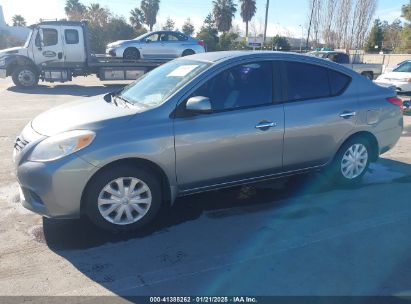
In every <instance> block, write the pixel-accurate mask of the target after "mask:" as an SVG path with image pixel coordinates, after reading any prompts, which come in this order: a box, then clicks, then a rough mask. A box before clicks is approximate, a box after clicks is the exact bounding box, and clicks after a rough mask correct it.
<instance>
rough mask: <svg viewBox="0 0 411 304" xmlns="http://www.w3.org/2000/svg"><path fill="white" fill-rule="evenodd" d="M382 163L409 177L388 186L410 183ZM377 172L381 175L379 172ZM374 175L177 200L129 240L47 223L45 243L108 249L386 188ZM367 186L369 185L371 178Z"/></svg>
mask: <svg viewBox="0 0 411 304" xmlns="http://www.w3.org/2000/svg"><path fill="white" fill-rule="evenodd" d="M379 163H380V164H381V165H382V166H384V168H385V167H388V168H393V170H394V171H403V172H404V174H402V176H401V177H397V178H395V179H394V180H391V181H389V182H398V183H411V166H410V165H408V164H404V163H401V162H397V161H393V160H388V159H381V160H380V161H379ZM377 171H381V170H380V169H377ZM369 172H370V173H371V174H370V175H368V176H371V177H373V176H374V178H376V181H375V182H364V183H362V184H361V185H355V186H347V185H334V184H331V183H330V182H329V181H328V180H327V179H326V177H325V176H324V175H323V174H321V173H308V174H301V175H296V176H292V177H288V178H282V179H276V180H272V181H266V182H261V183H257V184H253V185H249V186H242V187H233V188H226V189H221V190H217V191H210V192H205V193H201V194H195V195H191V196H186V197H182V198H179V199H177V200H176V202H175V203H174V205H173V206H172V207H165V208H163V209H162V210H161V211H160V214H159V216H157V218H156V220H155V221H154V222H153V223H152V224H150V225H148V226H147V227H145V228H143V229H140V230H139V231H137V232H131V233H124V234H110V233H107V232H105V231H102V230H100V229H99V228H97V227H95V226H94V225H93V224H92V223H91V222H90V221H89V220H88V219H81V220H54V219H47V218H43V233H44V240H45V242H46V243H47V245H48V246H49V248H51V249H53V250H57V251H58V250H66V249H69V250H73V249H87V248H93V247H97V246H101V245H104V244H107V243H116V242H122V241H127V240H131V239H139V238H145V237H147V236H150V235H153V234H159V233H167V232H168V231H169V228H170V227H173V226H177V225H180V224H182V223H185V222H187V221H193V220H196V219H198V218H199V217H200V216H202V214H204V213H207V216H208V217H214V218H219V217H220V218H223V217H227V216H232V215H238V214H239V213H252V212H260V211H262V210H265V209H267V210H270V209H275V208H281V207H282V206H283V205H284V204H286V203H287V202H289V201H290V200H292V199H295V198H298V197H302V196H304V195H309V194H319V193H323V192H330V191H335V190H347V189H348V190H349V189H351V188H353V189H359V188H366V187H369V186H371V185H376V184H378V183H386V182H384V178H385V177H386V175H387V173H386V172H385V171H384V170H383V171H382V172H381V173H380V174H379V175H380V177H378V172H375V169H373V167H370V169H369ZM381 175H382V176H381ZM375 176H377V177H375ZM366 177H367V175H366ZM365 180H366V181H367V180H368V178H365ZM304 212H305V211H304V210H302V211H301V212H300V213H298V212H297V213H295V214H293V215H292V216H293V217H303V216H305V214H304ZM310 212H311V211H310Z"/></svg>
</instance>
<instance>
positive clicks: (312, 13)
mask: <svg viewBox="0 0 411 304" xmlns="http://www.w3.org/2000/svg"><path fill="white" fill-rule="evenodd" d="M315 2H316V0H313V7H312V8H311V15H310V24H309V25H308V34H307V43H306V45H305V49H306V51H308V39H310V31H311V23H312V21H313V15H314V8H315Z"/></svg>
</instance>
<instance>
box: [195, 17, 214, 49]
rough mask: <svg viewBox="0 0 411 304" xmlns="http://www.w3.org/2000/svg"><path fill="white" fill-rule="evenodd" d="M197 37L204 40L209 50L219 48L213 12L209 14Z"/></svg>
mask: <svg viewBox="0 0 411 304" xmlns="http://www.w3.org/2000/svg"><path fill="white" fill-rule="evenodd" d="M197 39H200V40H203V41H204V43H205V46H206V50H207V51H209V52H212V51H215V50H217V44H218V30H217V27H216V25H215V21H214V19H213V15H212V14H208V15H207V17H206V19H205V20H204V22H203V25H202V27H201V29H200V31H199V32H198V33H197Z"/></svg>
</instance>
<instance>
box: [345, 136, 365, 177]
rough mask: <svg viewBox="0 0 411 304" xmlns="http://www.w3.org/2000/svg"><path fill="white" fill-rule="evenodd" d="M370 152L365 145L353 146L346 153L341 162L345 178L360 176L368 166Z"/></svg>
mask: <svg viewBox="0 0 411 304" xmlns="http://www.w3.org/2000/svg"><path fill="white" fill-rule="evenodd" d="M367 161H368V152H367V148H366V147H365V146H364V145H363V144H355V145H352V146H351V147H349V148H348V149H347V151H345V153H344V155H343V158H342V161H341V173H342V175H343V176H344V177H345V178H348V179H353V178H356V177H358V176H360V175H361V174H362V173H363V171H364V170H365V167H366V166H367Z"/></svg>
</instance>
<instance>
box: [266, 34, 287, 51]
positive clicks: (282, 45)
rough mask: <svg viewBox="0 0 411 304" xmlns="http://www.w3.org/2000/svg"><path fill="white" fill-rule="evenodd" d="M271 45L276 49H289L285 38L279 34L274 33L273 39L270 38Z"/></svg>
mask: <svg viewBox="0 0 411 304" xmlns="http://www.w3.org/2000/svg"><path fill="white" fill-rule="evenodd" d="M271 45H272V47H273V49H274V50H276V51H289V50H290V49H291V46H290V43H289V42H288V40H287V38H286V37H283V36H279V35H275V36H274V37H273V39H271Z"/></svg>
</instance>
